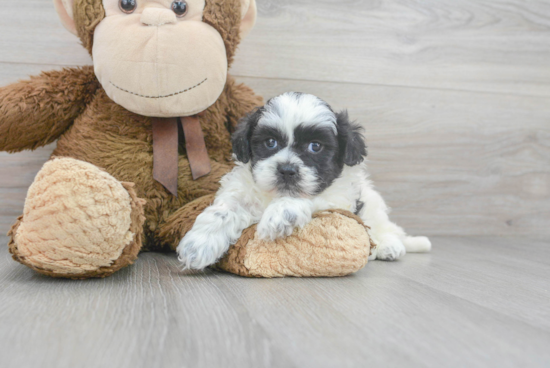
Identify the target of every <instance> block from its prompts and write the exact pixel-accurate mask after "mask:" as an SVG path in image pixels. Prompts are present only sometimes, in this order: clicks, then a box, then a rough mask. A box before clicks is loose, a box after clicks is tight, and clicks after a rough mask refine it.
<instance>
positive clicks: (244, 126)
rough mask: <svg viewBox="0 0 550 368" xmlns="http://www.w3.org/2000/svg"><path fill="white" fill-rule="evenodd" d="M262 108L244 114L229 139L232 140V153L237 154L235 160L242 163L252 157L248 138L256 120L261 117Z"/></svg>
mask: <svg viewBox="0 0 550 368" xmlns="http://www.w3.org/2000/svg"><path fill="white" fill-rule="evenodd" d="M262 112H263V108H261V107H260V108H257V109H256V110H254V111H252V112H251V113H250V114H248V115H247V116H245V117H244V118H242V119H241V121H240V122H239V125H237V129H236V130H235V133H233V136H232V137H231V140H232V142H233V153H234V154H235V156H237V160H238V161H240V162H242V163H245V164H246V163H248V162H249V161H250V159H251V158H252V149H251V147H250V139H251V138H252V132H253V131H254V128H255V127H256V125H258V121H259V120H260V118H261V117H262Z"/></svg>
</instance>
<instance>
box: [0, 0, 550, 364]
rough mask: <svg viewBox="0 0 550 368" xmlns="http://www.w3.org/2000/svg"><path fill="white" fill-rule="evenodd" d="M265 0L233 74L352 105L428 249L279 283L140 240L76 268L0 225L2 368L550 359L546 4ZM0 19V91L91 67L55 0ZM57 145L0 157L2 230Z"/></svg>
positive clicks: (9, 0)
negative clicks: (51, 269)
mask: <svg viewBox="0 0 550 368" xmlns="http://www.w3.org/2000/svg"><path fill="white" fill-rule="evenodd" d="M257 3H258V10H259V19H258V23H257V27H256V29H255V30H253V31H252V33H251V34H250V36H249V37H248V38H247V39H246V40H244V42H243V43H242V45H241V47H240V50H239V52H238V54H237V57H236V60H235V63H234V65H233V67H232V70H231V72H232V74H234V75H236V76H237V78H238V80H239V81H241V82H244V83H247V84H248V85H250V86H251V87H253V88H254V89H255V90H256V91H257V92H258V93H259V94H261V95H263V96H264V97H266V98H269V97H272V96H274V95H276V94H279V93H281V92H285V91H289V90H294V91H303V92H309V93H314V94H316V95H319V96H320V97H322V98H324V99H325V100H327V101H328V102H329V103H330V104H331V105H333V106H334V107H335V108H337V109H344V108H347V109H349V112H350V115H351V117H352V118H353V119H357V121H359V122H360V123H361V124H362V125H363V126H364V127H365V129H366V135H367V141H368V145H369V160H370V163H369V165H370V169H371V173H372V178H373V179H374V181H375V183H376V184H377V188H378V189H379V190H380V191H381V192H382V194H383V195H384V197H385V198H386V200H387V202H388V203H389V204H390V205H391V207H392V208H393V213H392V218H393V219H394V220H395V221H396V222H398V223H399V224H400V225H402V226H404V227H405V228H406V229H407V230H408V231H409V232H410V233H413V234H417V235H428V236H431V238H432V241H433V243H434V250H433V253H431V254H427V255H407V256H406V257H405V258H404V259H403V260H401V261H399V262H396V263H383V262H372V263H370V264H368V265H367V267H366V268H365V269H363V270H362V271H360V272H359V273H357V274H356V275H353V276H350V277H346V278H341V279H282V280H249V279H243V278H239V277H235V276H232V275H227V274H221V273H215V272H210V271H208V272H206V273H191V274H189V273H183V272H181V271H180V270H179V268H178V263H177V260H176V258H175V256H174V254H143V255H142V256H141V257H140V259H139V261H138V262H137V264H136V265H134V266H133V267H131V268H128V269H125V270H123V271H121V272H120V273H118V274H116V275H115V276H113V277H111V278H108V279H105V280H89V281H82V282H73V281H64V280H52V279H49V278H46V277H42V276H40V275H38V274H36V273H33V272H32V271H30V270H28V269H26V268H25V267H23V266H21V265H19V264H17V263H15V262H13V261H12V260H11V258H10V256H9V254H8V251H7V248H6V247H5V244H6V243H7V238H6V237H2V236H0V367H1V368H4V367H6V368H11V367H17V368H20V367H22V368H26V367H41V368H42V367H44V368H49V367H56V368H57V367H60V368H63V367H83V368H87V367H110V366H113V367H119V368H124V367H132V368H139V367H144V368H150V367H163V368H164V367H198V368H200V367H239V368H248V367H251V368H258V367H284V368H286V367H300V368H302V367H438V368H439V367H498V368H501V367H522V368H525V367H550V348H549V347H550V241H549V239H550V226H548V225H549V224H550V2H548V1H547V0H538V1H536V0H529V1H522V0H488V1H473V0H422V1H417V0H384V1H380V0H342V1H324V0H316V1H314V0H294V1H288V0H257ZM0 14H1V15H2V21H1V22H0V35H2V37H0V86H3V85H6V84H8V83H11V82H14V81H16V80H18V79H21V78H26V77H28V76H29V75H32V74H37V73H39V72H40V71H42V70H49V69H59V68H61V67H63V66H74V65H86V64H89V63H91V60H90V57H89V56H88V55H87V53H86V51H85V50H84V49H83V48H82V47H81V46H80V45H79V44H78V41H77V40H76V38H75V37H73V36H72V35H70V34H68V33H67V32H66V31H65V30H64V29H63V27H62V26H61V25H60V24H59V21H58V20H57V16H56V14H55V12H54V11H53V6H52V4H51V1H50V0H27V1H20V0H0ZM53 147H54V146H53V145H50V146H48V147H44V148H40V149H38V150H36V151H34V152H22V153H18V154H14V155H8V154H6V153H1V152H0V234H5V233H6V232H7V231H8V229H9V227H10V225H11V224H12V223H13V222H14V219H15V218H16V217H17V216H19V215H20V214H21V212H22V209H23V203H24V199H25V195H26V192H27V189H28V186H29V185H30V184H31V183H32V180H33V178H34V176H35V175H36V173H37V172H38V170H39V169H40V167H41V166H42V164H43V163H44V161H45V160H46V159H47V158H48V156H49V154H50V153H51V151H52V149H53ZM537 239H538V240H537Z"/></svg>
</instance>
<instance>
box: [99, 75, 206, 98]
mask: <svg viewBox="0 0 550 368" xmlns="http://www.w3.org/2000/svg"><path fill="white" fill-rule="evenodd" d="M207 80H208V78H204V80H203V81H202V82H200V83H198V84H195V85H194V86H193V87H189V88H187V89H184V90H183V91H179V92H174V93H171V94H169V95H165V96H144V95H140V94H139V93H135V92H131V91H128V90H127V89H124V88H121V87H119V86H117V85H116V84H114V83H113V82H111V81H109V83H111V84H112V85H113V87H115V88H117V89H119V90H121V91H122V92H126V93H129V94H131V95H134V96H138V97H143V98H153V99H158V98H166V97H172V96H177V95H180V94H182V93H185V92H188V91H190V90H192V89H194V88H197V87H198V86H200V85H201V84H203V83H204V82H206V81H207Z"/></svg>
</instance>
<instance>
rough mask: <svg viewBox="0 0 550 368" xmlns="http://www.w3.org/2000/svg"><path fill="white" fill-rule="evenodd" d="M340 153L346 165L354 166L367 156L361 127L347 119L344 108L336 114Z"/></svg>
mask: <svg viewBox="0 0 550 368" xmlns="http://www.w3.org/2000/svg"><path fill="white" fill-rule="evenodd" d="M336 123H337V128H338V141H339V144H340V155H341V157H343V161H344V163H345V164H346V165H348V166H355V165H358V164H360V163H361V162H363V160H364V159H365V157H366V156H367V145H366V144H365V138H364V137H363V128H362V127H361V126H360V125H359V124H357V123H354V122H350V121H349V116H348V112H347V111H346V110H344V111H342V112H340V113H337V114H336Z"/></svg>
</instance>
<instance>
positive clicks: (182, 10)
mask: <svg viewBox="0 0 550 368" xmlns="http://www.w3.org/2000/svg"><path fill="white" fill-rule="evenodd" d="M172 10H173V11H174V13H176V16H177V17H178V18H181V17H183V16H184V15H185V14H187V1H174V2H173V3H172Z"/></svg>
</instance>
